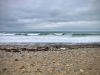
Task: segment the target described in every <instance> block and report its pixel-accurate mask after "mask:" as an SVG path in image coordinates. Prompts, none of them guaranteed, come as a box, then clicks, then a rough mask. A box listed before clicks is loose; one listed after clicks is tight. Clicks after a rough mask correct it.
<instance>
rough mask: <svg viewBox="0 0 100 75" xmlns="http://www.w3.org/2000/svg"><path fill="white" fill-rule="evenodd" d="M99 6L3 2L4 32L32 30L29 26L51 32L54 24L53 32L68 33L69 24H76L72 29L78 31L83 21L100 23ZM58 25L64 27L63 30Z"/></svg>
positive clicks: (0, 24)
mask: <svg viewBox="0 0 100 75" xmlns="http://www.w3.org/2000/svg"><path fill="white" fill-rule="evenodd" d="M99 4H100V0H75V1H73V0H42V1H41V0H28V1H27V0H10V1H8V0H0V30H5V29H8V30H10V29H11V30H14V29H16V30H21V29H22V28H23V29H24V28H25V29H24V30H30V29H29V28H28V26H29V27H33V28H32V29H38V28H36V27H39V26H40V28H41V25H42V27H43V28H44V26H45V27H47V28H48V27H50V26H46V25H48V24H52V23H55V24H54V25H55V26H53V25H51V26H52V27H51V28H52V30H53V29H55V30H58V29H59V30H63V28H64V30H66V29H67V28H68V25H67V23H68V24H69V22H73V23H75V24H73V25H71V26H70V27H69V29H74V28H73V27H76V26H77V24H78V22H80V21H87V22H92V21H98V22H100V7H99ZM19 20H20V22H19ZM21 21H22V22H21ZM26 21H27V22H26ZM63 22H65V23H66V25H65V26H63ZM58 23H62V26H60V28H59V24H58ZM56 24H58V25H57V26H56ZM80 24H81V25H83V24H84V23H80ZM87 24H88V23H87ZM95 24H97V23H95ZM81 25H80V28H81V29H82V27H81ZM91 26H92V25H91ZM53 27H54V28H53ZM86 27H87V26H86V25H85V28H86ZM43 28H41V29H43ZM57 28H58V29H57ZM88 28H89V27H87V29H88ZM94 28H95V27H94ZM96 28H97V27H96ZM38 30H39V29H38ZM47 30H48V29H47ZM74 30H76V29H74Z"/></svg>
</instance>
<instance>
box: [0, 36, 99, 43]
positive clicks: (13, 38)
mask: <svg viewBox="0 0 100 75" xmlns="http://www.w3.org/2000/svg"><path fill="white" fill-rule="evenodd" d="M0 42H33V43H38V42H55V43H56V42H66V43H100V36H85V37H84V36H83V37H72V36H70V37H69V36H54V35H46V36H6V37H5V36H0Z"/></svg>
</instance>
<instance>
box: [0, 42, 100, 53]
mask: <svg viewBox="0 0 100 75" xmlns="http://www.w3.org/2000/svg"><path fill="white" fill-rule="evenodd" d="M80 48H100V43H78V44H68V43H0V50H5V51H7V52H21V51H62V50H65V51H66V50H71V49H80Z"/></svg>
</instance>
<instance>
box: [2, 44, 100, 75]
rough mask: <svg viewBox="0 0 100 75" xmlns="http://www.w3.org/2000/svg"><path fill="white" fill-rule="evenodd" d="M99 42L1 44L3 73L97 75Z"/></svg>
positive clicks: (12, 74)
mask: <svg viewBox="0 0 100 75" xmlns="http://www.w3.org/2000/svg"><path fill="white" fill-rule="evenodd" d="M99 60H100V44H97V43H92V44H74V45H72V44H70V45H69V44H65V43H56V44H55V43H48V44H47V43H35V44H34V43H32V44H26V43H23V44H16V45H15V44H14V45H13V44H1V43H0V74H2V75H100V61H99Z"/></svg>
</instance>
